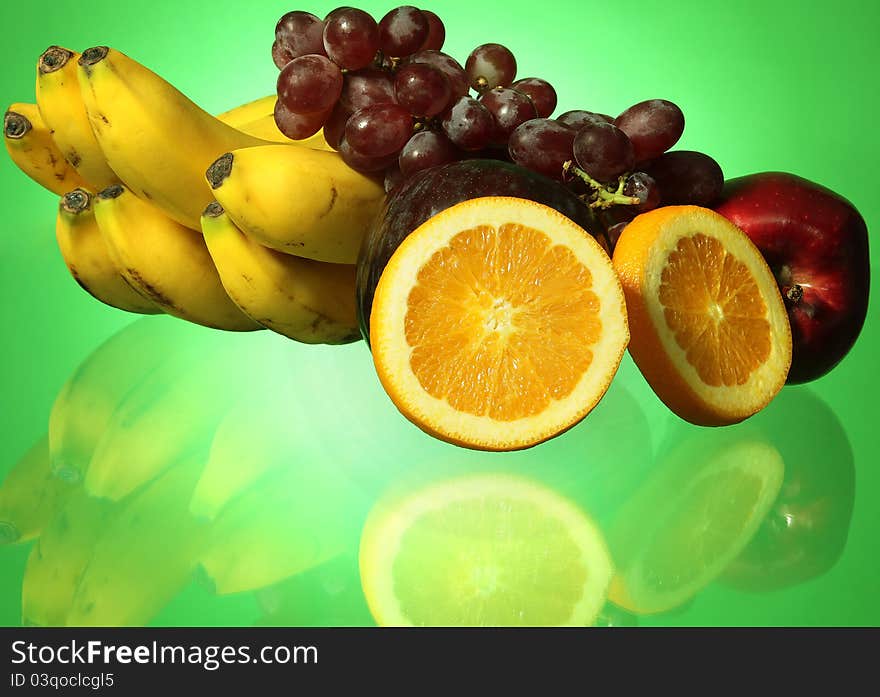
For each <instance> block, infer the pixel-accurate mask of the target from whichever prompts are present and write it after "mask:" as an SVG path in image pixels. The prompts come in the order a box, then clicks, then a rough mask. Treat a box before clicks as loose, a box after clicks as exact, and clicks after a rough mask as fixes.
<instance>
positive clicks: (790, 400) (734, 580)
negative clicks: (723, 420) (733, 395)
mask: <svg viewBox="0 0 880 697" xmlns="http://www.w3.org/2000/svg"><path fill="white" fill-rule="evenodd" d="M756 426H758V427H759V428H761V429H762V430H763V431H764V432H765V433H766V434H767V437H768V439H770V440H772V442H773V443H774V444H776V446H777V447H778V448H779V451H780V452H781V453H782V455H783V457H784V459H785V480H784V481H783V484H782V490H781V491H780V493H779V496H778V497H777V499H776V501H775V502H774V503H773V507H772V509H771V510H770V513H769V514H768V516H767V518H766V519H765V520H764V522H763V524H762V525H761V527H760V529H759V530H758V532H757V533H756V535H755V536H754V538H753V539H752V541H751V542H750V543H749V545H748V546H747V547H746V548H745V549H744V550H743V552H742V554H740V555H739V557H737V559H736V560H734V562H733V563H732V564H730V566H729V567H728V568H727V570H726V571H725V572H724V575H723V577H722V580H723V582H724V583H726V584H728V585H730V586H734V587H736V588H739V589H741V590H747V591H771V590H777V589H780V588H785V587H788V586H792V585H795V584H798V583H802V582H804V581H807V580H810V579H813V578H817V577H819V576H821V575H822V574H824V573H826V572H827V571H828V570H829V569H831V568H832V567H833V566H834V564H835V563H837V561H838V559H839V558H840V556H841V554H842V552H843V549H844V547H845V545H846V540H847V535H848V533H849V526H850V519H851V517H852V510H853V502H854V499H855V466H854V458H853V452H852V447H851V446H850V443H849V439H848V438H847V436H846V432H845V431H844V429H843V426H842V425H841V423H840V421H839V419H838V418H837V416H836V415H835V414H834V412H833V411H832V410H831V409H830V408H829V407H828V405H827V404H825V403H824V402H823V401H822V400H821V399H820V398H819V397H817V396H816V395H815V394H814V393H813V392H812V391H811V390H810V389H809V388H805V387H799V388H787V389H786V390H784V391H783V392H782V393H781V394H780V395H779V397H777V398H776V399H775V400H774V401H773V403H772V404H771V405H770V406H769V407H768V408H767V410H766V411H765V412H762V413H761V414H759V415H758V417H756ZM805 434H809V436H808V437H807V436H805Z"/></svg>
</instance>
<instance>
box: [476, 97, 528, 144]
mask: <svg viewBox="0 0 880 697" xmlns="http://www.w3.org/2000/svg"><path fill="white" fill-rule="evenodd" d="M480 102H481V103H482V104H483V106H484V107H486V108H487V109H488V110H489V113H490V114H492V116H493V118H494V119H495V133H494V134H493V136H492V142H493V143H494V144H495V145H504V144H505V143H506V142H507V141H508V139H509V138H510V134H511V133H513V130H514V129H515V128H516V127H517V126H519V125H520V124H521V123H525V122H526V121H529V120H530V119H534V118H537V117H538V112H537V111H535V105H534V104H532V100H531V99H529V98H528V97H527V96H526V95H524V94H522V93H521V92H517V91H516V90H513V89H511V88H509V87H494V88H493V89H491V90H487V91H485V92H483V94H482V95H481V96H480Z"/></svg>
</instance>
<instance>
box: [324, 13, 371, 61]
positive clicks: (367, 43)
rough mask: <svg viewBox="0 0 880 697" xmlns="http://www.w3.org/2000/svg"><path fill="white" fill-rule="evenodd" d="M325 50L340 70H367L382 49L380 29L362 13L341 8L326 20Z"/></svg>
mask: <svg viewBox="0 0 880 697" xmlns="http://www.w3.org/2000/svg"><path fill="white" fill-rule="evenodd" d="M324 50H325V51H327V55H328V56H329V57H330V59H331V60H332V61H333V62H334V63H336V65H338V66H339V67H340V68H345V69H346V70H359V69H361V68H366V67H367V66H368V65H369V64H370V63H372V62H373V59H374V58H375V57H376V51H378V50H379V26H378V25H377V24H376V20H375V19H373V18H372V17H370V15H368V14H367V13H366V12H364V11H363V10H357V9H355V8H353V7H340V8H338V9H336V10H333V12H331V13H330V14H329V15H327V18H326V19H325V20H324Z"/></svg>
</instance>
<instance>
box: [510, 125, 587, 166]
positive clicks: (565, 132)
mask: <svg viewBox="0 0 880 697" xmlns="http://www.w3.org/2000/svg"><path fill="white" fill-rule="evenodd" d="M575 135H577V133H576V132H575V130H574V129H572V128H569V127H568V126H566V125H565V124H562V123H559V122H558V121H554V120H553V119H546V118H544V119H532V120H531V121H526V122H525V123H523V124H521V125H520V126H518V127H517V128H516V130H515V131H514V132H513V133H512V134H511V136H510V142H509V143H508V151H509V152H510V158H511V159H512V160H513V161H514V162H515V163H516V164H518V165H520V166H521V167H527V168H528V169H531V170H533V171H535V172H539V173H541V174H543V175H545V176H547V177H551V178H552V179H556V180H558V181H562V174H563V172H562V166H563V165H564V164H565V163H566V162H568V161H570V160H573V159H574V155H573V147H574V137H575Z"/></svg>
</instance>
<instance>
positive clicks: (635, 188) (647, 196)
mask: <svg viewBox="0 0 880 697" xmlns="http://www.w3.org/2000/svg"><path fill="white" fill-rule="evenodd" d="M623 194H624V196H633V197H635V198H637V199H639V203H637V204H635V205H634V206H633V208H635V210H637V211H638V212H639V213H644V212H645V211H650V210H653V209H655V208H657V206H659V205H660V187H659V186H657V182H656V181H654V178H653V177H652V176H651V175H649V174H645V173H644V172H633V173H632V174H630V175H629V176H628V177H627V178H626V182H625V183H624V185H623Z"/></svg>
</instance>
